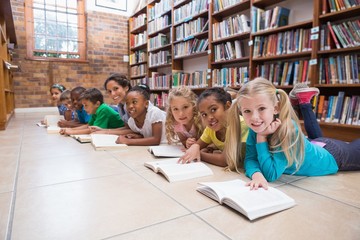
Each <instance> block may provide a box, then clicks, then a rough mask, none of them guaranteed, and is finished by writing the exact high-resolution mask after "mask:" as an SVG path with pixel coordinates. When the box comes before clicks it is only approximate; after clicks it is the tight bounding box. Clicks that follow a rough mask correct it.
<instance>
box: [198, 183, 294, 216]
mask: <svg viewBox="0 0 360 240" xmlns="http://www.w3.org/2000/svg"><path fill="white" fill-rule="evenodd" d="M199 184H200V185H201V186H199V187H198V188H197V189H196V190H197V191H198V192H200V193H202V194H204V195H205V196H207V197H209V198H211V199H213V200H215V201H218V202H219V203H220V204H226V205H227V206H229V207H231V208H233V209H234V210H236V211H238V212H240V213H241V214H243V215H245V216H246V217H247V218H248V219H249V220H254V219H257V218H260V217H263V216H266V215H269V214H273V213H276V212H279V211H283V210H285V209H288V208H291V207H293V206H295V204H296V203H295V200H294V199H292V198H291V197H289V196H287V195H286V194H285V193H283V192H281V191H280V190H278V189H276V188H273V187H269V188H268V190H265V189H263V188H259V189H257V190H250V187H248V186H245V182H244V181H242V180H240V179H236V180H231V181H224V182H203V183H199Z"/></svg>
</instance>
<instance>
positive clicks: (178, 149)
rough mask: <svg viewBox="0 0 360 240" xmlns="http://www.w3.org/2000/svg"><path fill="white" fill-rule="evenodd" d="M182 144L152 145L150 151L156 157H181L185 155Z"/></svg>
mask: <svg viewBox="0 0 360 240" xmlns="http://www.w3.org/2000/svg"><path fill="white" fill-rule="evenodd" d="M182 149H183V146H182V145H160V146H151V147H149V148H148V150H149V152H150V153H151V154H152V155H154V156H155V157H173V158H174V157H181V156H183V155H184V152H183V150H182Z"/></svg>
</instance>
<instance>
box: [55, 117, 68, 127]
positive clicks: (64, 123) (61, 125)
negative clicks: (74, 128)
mask: <svg viewBox="0 0 360 240" xmlns="http://www.w3.org/2000/svg"><path fill="white" fill-rule="evenodd" d="M66 123H67V121H66V120H64V119H61V120H59V121H58V123H57V124H58V126H59V127H62V128H63V127H66Z"/></svg>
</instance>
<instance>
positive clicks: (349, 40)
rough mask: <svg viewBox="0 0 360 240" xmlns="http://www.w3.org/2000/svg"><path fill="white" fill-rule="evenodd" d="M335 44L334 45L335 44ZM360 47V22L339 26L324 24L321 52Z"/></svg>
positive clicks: (339, 24) (322, 27)
mask: <svg viewBox="0 0 360 240" xmlns="http://www.w3.org/2000/svg"><path fill="white" fill-rule="evenodd" d="M333 43H334V44H333ZM333 45H335V47H336V48H337V49H340V48H349V47H357V46H360V20H359V19H357V20H352V21H346V22H342V23H338V24H331V23H330V22H327V24H326V25H325V24H323V25H322V26H321V30H320V50H330V49H332V48H334V47H333Z"/></svg>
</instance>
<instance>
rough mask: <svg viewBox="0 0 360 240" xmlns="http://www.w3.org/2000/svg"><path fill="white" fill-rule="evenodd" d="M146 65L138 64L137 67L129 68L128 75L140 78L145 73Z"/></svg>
mask: <svg viewBox="0 0 360 240" xmlns="http://www.w3.org/2000/svg"><path fill="white" fill-rule="evenodd" d="M146 68H147V64H140V65H137V66H132V67H130V75H131V76H141V75H144V74H146V71H147V69H146Z"/></svg>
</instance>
